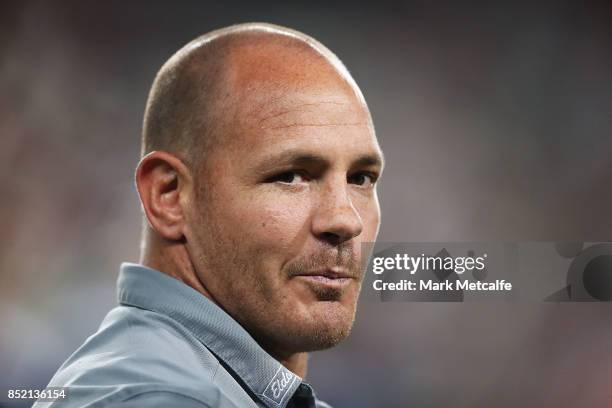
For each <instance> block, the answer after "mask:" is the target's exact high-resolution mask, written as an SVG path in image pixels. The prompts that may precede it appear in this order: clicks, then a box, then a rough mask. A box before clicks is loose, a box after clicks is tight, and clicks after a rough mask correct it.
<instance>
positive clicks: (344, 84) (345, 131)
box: [218, 42, 379, 155]
mask: <svg viewBox="0 0 612 408" xmlns="http://www.w3.org/2000/svg"><path fill="white" fill-rule="evenodd" d="M223 65H224V67H225V74H224V79H223V88H224V93H223V98H221V101H218V103H219V104H220V106H221V107H222V109H221V110H222V112H223V114H222V117H221V118H219V119H220V121H221V122H223V132H222V133H223V135H222V137H221V138H220V140H218V144H219V146H218V147H223V146H225V147H229V148H232V149H233V150H234V152H233V153H237V152H236V150H240V151H241V152H240V153H241V155H244V154H246V153H255V152H258V151H261V150H262V149H263V150H269V149H279V148H286V147H288V146H297V145H299V146H300V147H304V146H306V145H309V146H311V147H312V148H314V147H316V146H322V145H324V144H329V143H330V142H340V143H342V144H345V145H356V146H361V147H362V148H368V149H370V150H377V151H378V150H379V149H378V144H377V142H376V138H375V134H374V129H373V126H372V123H371V118H370V114H369V111H368V108H367V106H366V104H365V102H364V100H363V97H362V96H361V93H360V91H359V90H358V89H357V88H356V87H355V86H354V83H353V82H352V80H350V79H347V78H346V77H345V76H344V74H343V73H342V72H341V71H339V70H338V69H337V67H336V66H335V65H333V64H332V63H331V62H330V61H329V60H328V59H327V58H326V57H323V56H322V55H321V54H319V53H317V52H316V51H315V50H313V49H312V48H311V47H310V46H309V45H307V44H302V43H297V44H294V43H290V44H286V43H280V44H279V43H277V42H265V43H262V44H256V46H254V45H253V44H246V45H245V46H241V47H237V48H234V49H233V51H232V52H231V53H229V54H227V55H226V56H225V61H224V64H223Z"/></svg>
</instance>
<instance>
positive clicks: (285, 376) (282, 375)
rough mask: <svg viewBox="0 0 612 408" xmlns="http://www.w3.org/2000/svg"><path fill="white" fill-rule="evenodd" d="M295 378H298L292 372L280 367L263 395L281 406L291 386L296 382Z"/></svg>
mask: <svg viewBox="0 0 612 408" xmlns="http://www.w3.org/2000/svg"><path fill="white" fill-rule="evenodd" d="M295 378H296V376H295V375H294V374H293V373H292V372H290V371H289V370H287V369H285V368H284V367H280V368H279V369H278V371H277V372H276V374H275V375H274V377H273V378H272V381H270V383H269V384H268V386H267V387H266V389H265V390H264V392H263V395H264V396H265V397H267V398H269V399H271V400H272V401H274V402H276V403H277V404H280V402H281V401H282V400H283V398H284V397H285V394H286V393H287V390H288V389H289V387H290V385H291V384H293V381H295Z"/></svg>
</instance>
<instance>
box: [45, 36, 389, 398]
mask: <svg viewBox="0 0 612 408" xmlns="http://www.w3.org/2000/svg"><path fill="white" fill-rule="evenodd" d="M381 171H382V153H381V151H380V148H379V146H378V143H377V140H376V136H375V133H374V128H373V125H372V120H371V117H370V113H369V111H368V108H367V106H366V104H365V101H364V99H363V96H362V94H361V92H360V90H359V88H358V87H357V85H356V84H355V82H354V81H353V79H352V78H351V76H350V74H349V73H348V71H347V70H346V68H345V67H344V66H343V65H342V63H341V62H340V60H339V59H338V58H337V57H336V56H335V55H333V54H332V53H331V52H330V51H329V50H327V49H326V48H325V47H324V46H323V45H321V44H320V43H318V42H317V41H315V40H314V39H312V38H310V37H308V36H306V35H304V34H301V33H298V32H296V31H293V30H289V29H286V28H282V27H278V26H272V25H268V24H242V25H237V26H232V27H229V28H225V29H222V30H218V31H214V32H212V33H209V34H206V35H204V36H202V37H200V38H198V39H196V40H194V41H192V42H191V43H189V44H188V45H186V46H185V47H184V48H182V49H181V50H179V51H178V52H177V53H176V54H175V55H174V56H172V57H171V58H170V59H169V60H168V61H167V62H166V64H165V65H164V66H163V67H162V68H161V70H160V71H159V73H158V74H157V77H156V78H155V81H154V83H153V86H152V89H151V92H150V95H149V99H148V103H147V108H146V112H145V118H144V129H143V157H142V159H141V161H140V164H139V165H138V169H137V171H136V186H137V189H138V192H139V195H140V199H141V202H142V207H143V210H144V213H145V215H146V219H147V221H148V222H147V224H146V226H145V229H144V234H143V243H142V254H141V259H140V265H136V264H124V265H122V268H121V271H120V275H119V280H118V291H119V295H118V296H119V303H120V305H119V306H118V307H117V308H115V309H113V310H112V311H111V312H110V313H109V314H108V315H107V317H106V318H105V320H104V321H103V323H102V325H101V326H100V329H99V330H98V332H97V333H95V334H94V335H93V336H91V337H90V338H89V339H87V341H86V342H85V344H84V345H83V346H82V347H81V348H79V349H78V350H77V351H76V352H75V353H74V354H73V355H72V356H71V357H70V358H69V359H68V360H67V361H66V362H65V363H64V364H63V365H62V367H61V368H60V369H59V371H58V373H57V374H56V375H55V376H54V378H53V379H52V381H51V383H50V386H63V387H69V389H68V397H67V399H66V400H64V401H63V404H64V405H62V406H117V407H132V406H133V407H143V406H159V407H174V406H180V407H269V408H279V407H283V408H284V407H325V406H327V404H325V403H323V402H320V401H319V400H317V399H316V397H315V394H314V392H313V390H312V388H311V387H310V385H308V384H307V383H306V382H304V381H303V378H304V377H305V375H306V369H307V352H309V351H313V350H322V349H326V348H329V347H332V346H334V345H336V344H337V343H338V342H340V341H341V340H342V339H344V338H345V337H346V336H347V335H348V334H349V331H350V329H351V326H352V324H353V320H354V316H355V309H356V302H357V297H358V294H359V290H360V286H361V280H362V275H363V272H362V268H361V266H360V265H361V262H360V257H361V245H360V243H361V242H372V241H374V240H375V239H376V235H377V233H378V227H379V222H380V210H379V205H378V199H377V195H376V190H375V183H376V180H377V179H378V177H379V176H380V173H381Z"/></svg>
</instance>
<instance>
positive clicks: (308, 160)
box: [256, 150, 384, 171]
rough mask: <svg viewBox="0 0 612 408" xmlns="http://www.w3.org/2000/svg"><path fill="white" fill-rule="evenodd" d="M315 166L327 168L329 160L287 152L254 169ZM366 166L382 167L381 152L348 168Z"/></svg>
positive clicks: (266, 159) (297, 152)
mask: <svg viewBox="0 0 612 408" xmlns="http://www.w3.org/2000/svg"><path fill="white" fill-rule="evenodd" d="M289 164H291V165H317V166H321V167H323V166H329V160H327V159H326V158H324V157H322V156H320V155H317V154H313V153H311V152H307V151H299V150H298V151H295V150H294V151H287V152H283V153H280V154H276V155H271V156H269V157H266V158H265V159H263V160H262V161H261V162H260V163H259V164H258V165H257V167H256V169H257V170H259V171H265V170H266V169H269V168H271V167H274V166H279V165H281V166H282V165H289ZM366 166H376V167H380V168H381V169H382V167H383V166H384V157H383V156H382V152H380V154H379V153H372V154H370V153H368V154H363V155H360V156H359V157H357V159H355V160H353V161H352V162H351V166H350V167H366Z"/></svg>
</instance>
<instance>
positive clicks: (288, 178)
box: [267, 171, 308, 184]
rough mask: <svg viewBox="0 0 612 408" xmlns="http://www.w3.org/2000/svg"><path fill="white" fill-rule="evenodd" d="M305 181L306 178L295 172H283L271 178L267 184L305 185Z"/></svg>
mask: <svg viewBox="0 0 612 408" xmlns="http://www.w3.org/2000/svg"><path fill="white" fill-rule="evenodd" d="M306 181H308V180H307V179H306V177H304V176H303V175H302V174H300V173H299V172H297V171H285V172H282V173H279V174H277V175H275V176H272V177H270V178H269V179H268V180H267V182H269V183H276V182H278V183H283V184H299V183H305V182H306Z"/></svg>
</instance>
